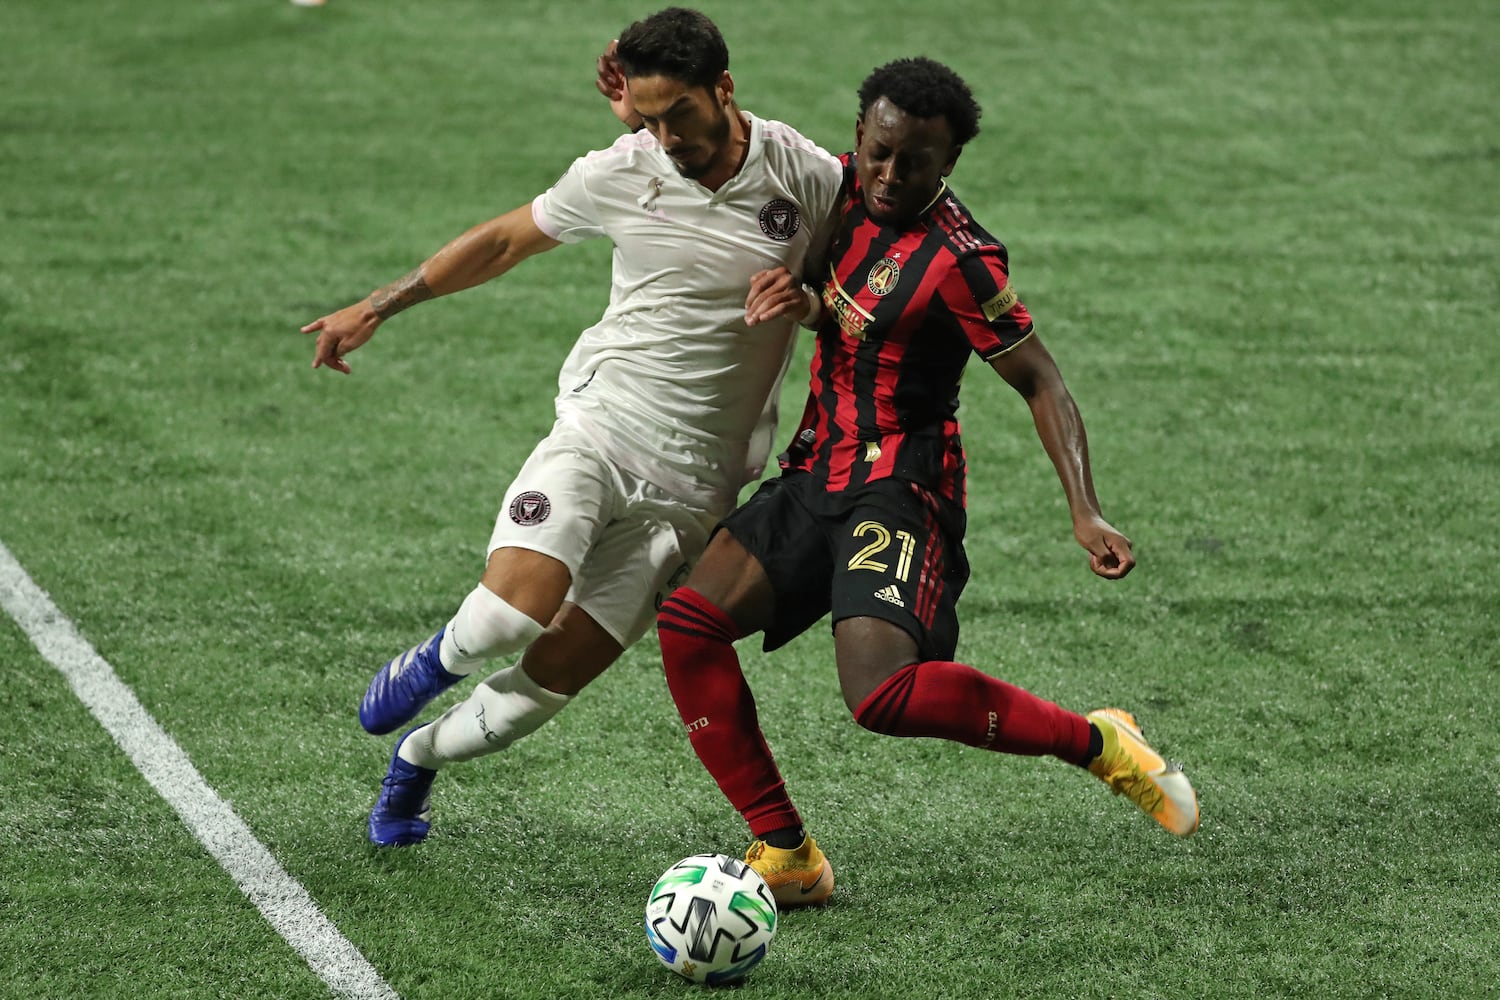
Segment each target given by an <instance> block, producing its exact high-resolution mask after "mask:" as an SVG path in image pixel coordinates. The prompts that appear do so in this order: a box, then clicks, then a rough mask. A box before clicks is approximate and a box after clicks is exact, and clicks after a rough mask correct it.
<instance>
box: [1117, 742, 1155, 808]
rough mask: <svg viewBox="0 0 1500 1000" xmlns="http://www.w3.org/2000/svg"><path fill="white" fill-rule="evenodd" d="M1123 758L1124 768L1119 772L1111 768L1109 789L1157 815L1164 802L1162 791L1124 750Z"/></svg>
mask: <svg viewBox="0 0 1500 1000" xmlns="http://www.w3.org/2000/svg"><path fill="white" fill-rule="evenodd" d="M1121 756H1122V757H1123V758H1124V761H1122V763H1123V764H1124V766H1123V767H1122V768H1120V769H1118V770H1117V769H1116V768H1110V772H1109V777H1108V778H1106V779H1105V780H1106V781H1107V782H1108V783H1109V787H1110V788H1111V789H1112V790H1113V791H1114V793H1115V794H1116V795H1125V796H1128V797H1129V798H1130V801H1132V802H1134V803H1135V804H1136V805H1138V806H1140V807H1141V808H1142V809H1145V810H1146V811H1147V812H1149V813H1152V814H1155V813H1156V812H1157V811H1158V810H1160V809H1161V807H1162V804H1163V800H1164V797H1163V795H1162V792H1161V789H1160V788H1159V787H1158V786H1157V784H1156V782H1155V781H1152V780H1151V778H1150V776H1149V775H1147V774H1146V773H1145V772H1144V771H1142V770H1141V769H1140V768H1139V767H1138V766H1137V765H1136V763H1135V760H1134V759H1133V758H1132V757H1130V756H1129V755H1128V754H1126V753H1125V752H1124V751H1123V750H1122V751H1121Z"/></svg>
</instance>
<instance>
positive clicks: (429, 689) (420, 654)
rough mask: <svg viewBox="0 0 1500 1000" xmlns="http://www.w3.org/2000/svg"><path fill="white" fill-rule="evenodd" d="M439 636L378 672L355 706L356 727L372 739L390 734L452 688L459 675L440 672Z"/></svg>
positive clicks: (411, 650) (440, 632)
mask: <svg viewBox="0 0 1500 1000" xmlns="http://www.w3.org/2000/svg"><path fill="white" fill-rule="evenodd" d="M442 641H443V633H442V631H439V632H438V634H437V635H435V636H433V637H432V638H431V639H428V640H427V641H426V642H424V643H422V644H421V645H418V646H413V647H412V648H411V649H408V650H407V651H406V652H404V653H402V654H401V655H400V656H398V657H396V658H395V659H394V660H392V661H391V662H389V663H387V664H386V665H385V666H383V667H381V668H380V672H379V673H377V674H376V675H375V677H374V678H373V679H372V680H371V681H370V686H369V688H368V689H367V690H366V691H365V697H364V700H363V701H361V702H360V703H359V724H360V725H361V726H364V727H365V731H366V732H369V733H374V734H375V735H376V736H384V735H385V734H386V733H389V732H393V731H394V730H395V729H396V728H397V727H398V726H403V725H405V724H406V723H408V722H410V721H411V720H412V719H415V718H416V717H417V713H418V712H420V711H422V709H423V708H425V707H427V703H428V702H430V701H431V700H432V699H434V698H436V697H437V696H438V695H440V694H442V693H443V692H444V691H446V690H448V689H449V688H450V687H452V686H453V685H455V684H457V683H458V681H459V679H460V675H458V674H450V673H449V672H448V671H446V670H444V669H443V664H442V662H441V661H440V660H439V659H438V645H439V644H440V643H441V642H442Z"/></svg>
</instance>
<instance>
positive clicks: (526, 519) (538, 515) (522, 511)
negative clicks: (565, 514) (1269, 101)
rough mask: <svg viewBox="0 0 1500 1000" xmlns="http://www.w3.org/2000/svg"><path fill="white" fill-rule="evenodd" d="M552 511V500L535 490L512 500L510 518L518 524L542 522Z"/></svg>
mask: <svg viewBox="0 0 1500 1000" xmlns="http://www.w3.org/2000/svg"><path fill="white" fill-rule="evenodd" d="M551 513H552V501H551V500H548V499H547V494H545V493H538V492H536V491H535V490H531V491H529V492H526V493H522V494H519V495H518V496H517V497H516V498H515V499H514V500H512V501H511V502H510V519H511V520H512V521H514V522H516V523H517V524H522V525H531V524H541V523H542V522H543V521H545V520H547V515H549V514H551Z"/></svg>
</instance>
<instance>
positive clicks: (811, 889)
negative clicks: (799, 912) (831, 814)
mask: <svg viewBox="0 0 1500 1000" xmlns="http://www.w3.org/2000/svg"><path fill="white" fill-rule="evenodd" d="M745 863H746V864H748V865H749V866H750V867H751V868H754V869H755V871H756V873H757V874H758V875H760V877H761V878H763V879H765V880H766V885H768V886H770V887H771V895H773V896H775V897H776V905H777V906H781V907H788V906H812V905H815V904H818V903H826V902H828V897H829V896H832V895H833V866H832V865H830V864H829V863H828V859H827V858H826V857H824V856H823V852H822V851H820V850H818V845H817V843H816V842H815V841H814V840H813V839H812V838H811V837H805V838H803V841H802V845H801V846H800V847H797V848H796V849H794V850H790V851H789V850H786V849H785V848H781V847H772V846H771V845H770V844H767V843H766V842H765V841H764V840H757V841H756V842H755V843H753V844H751V845H750V850H748V851H746V852H745Z"/></svg>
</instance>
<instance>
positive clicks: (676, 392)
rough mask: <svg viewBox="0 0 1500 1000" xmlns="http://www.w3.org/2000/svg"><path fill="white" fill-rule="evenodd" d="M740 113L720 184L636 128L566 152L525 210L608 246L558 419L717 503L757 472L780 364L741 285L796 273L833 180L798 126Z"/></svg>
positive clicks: (557, 228) (557, 234) (812, 245)
mask: <svg viewBox="0 0 1500 1000" xmlns="http://www.w3.org/2000/svg"><path fill="white" fill-rule="evenodd" d="M745 117H746V118H747V119H748V120H749V122H750V148H749V150H748V152H747V153H746V156H745V162H744V163H743V165H742V166H741V167H740V170H739V172H738V173H737V174H735V175H734V176H733V177H731V178H730V179H729V180H728V181H727V182H726V183H725V184H724V186H723V187H721V188H720V189H719V190H718V191H716V192H714V191H709V190H708V189H707V188H705V187H703V186H702V185H701V184H699V183H698V182H697V181H693V180H689V179H687V178H685V177H683V176H682V175H681V174H680V173H678V172H677V168H676V167H675V166H674V165H673V163H672V161H671V159H670V158H668V156H667V155H666V154H665V153H664V152H662V149H661V145H660V144H659V143H658V142H657V140H656V138H655V137H654V136H652V135H651V134H650V133H649V132H646V131H641V132H635V133H632V134H628V135H624V136H621V137H620V138H619V139H618V140H617V141H616V142H615V144H614V145H613V146H611V147H610V148H608V149H604V150H598V151H596V152H593V153H589V154H588V155H586V156H583V157H580V158H579V159H578V160H576V161H574V163H573V165H572V167H571V168H570V169H569V170H568V172H567V173H566V174H564V175H563V177H562V178H561V179H560V180H559V181H558V182H557V183H556V184H555V185H554V186H553V187H552V188H550V189H549V190H548V191H547V192H545V193H544V194H542V195H539V196H538V197H537V198H536V200H535V201H533V202H532V206H531V212H532V217H533V218H534V219H535V221H536V224H537V226H538V227H539V228H540V229H541V230H542V232H544V233H546V234H547V235H548V236H550V237H551V238H553V239H555V240H559V241H561V242H564V243H572V242H578V241H580V240H584V239H587V238H589V237H593V236H607V237H608V238H609V239H610V240H612V241H613V242H614V245H615V249H614V262H613V283H612V286H611V288H610V296H609V308H607V309H606V310H605V312H604V315H603V317H601V318H600V320H599V322H598V323H596V324H595V325H593V326H592V327H590V328H589V329H587V330H585V331H583V333H582V334H581V335H580V336H579V338H578V342H577V343H576V344H575V345H574V346H573V350H572V352H571V353H570V354H569V355H568V358H567V360H566V361H565V362H564V363H563V367H562V372H561V373H560V375H559V377H558V396H557V414H558V417H559V418H560V419H562V418H566V419H570V420H572V421H574V422H576V423H578V424H579V425H581V426H582V427H583V428H584V430H585V431H587V432H588V434H589V435H590V436H591V437H592V438H594V439H595V440H596V441H597V442H598V444H599V446H600V448H601V449H602V450H603V451H604V453H605V454H606V456H607V457H608V458H609V459H610V461H612V462H614V463H615V464H617V465H619V466H620V467H622V468H625V469H627V470H629V471H630V472H633V473H635V474H636V475H638V476H641V477H643V478H645V479H647V480H648V481H651V482H654V483H657V484H658V485H660V486H663V487H665V488H667V489H669V490H671V491H672V492H674V493H676V494H677V495H679V496H681V497H682V499H684V500H687V501H689V502H692V503H696V504H699V505H701V506H703V507H704V508H705V509H708V510H713V511H727V510H728V509H729V508H730V507H732V506H733V505H734V503H735V498H736V496H737V495H738V493H739V490H740V488H741V487H742V486H743V485H744V484H745V483H747V482H749V481H751V480H753V479H755V478H757V477H758V476H759V475H760V474H761V471H762V470H763V469H764V468H765V464H766V460H767V458H768V457H769V455H770V451H771V445H772V442H773V439H774V435H775V424H776V409H775V407H776V396H777V393H778V390H779V388H780V384H781V376H782V374H783V373H784V372H785V370H786V366H787V362H788V361H789V360H790V357H791V346H792V337H793V331H794V329H795V324H794V323H793V322H792V321H791V320H780V321H774V322H769V323H762V324H758V325H756V326H755V327H753V328H752V327H749V326H747V325H746V323H745V298H746V296H747V295H748V294H749V289H750V278H751V276H752V275H753V274H755V272H757V271H762V270H766V269H769V268H774V267H778V266H779V267H785V268H787V269H788V270H790V271H791V272H792V273H793V274H794V275H800V274H802V273H803V262H804V260H805V259H806V258H807V256H808V254H809V252H813V253H821V252H823V250H824V249H825V248H826V246H827V243H828V238H829V234H830V230H831V227H832V222H833V209H834V205H835V203H836V201H837V199H838V194H839V190H840V187H841V185H842V182H843V169H842V167H841V166H840V164H839V161H838V159H837V158H835V157H833V156H831V155H830V154H828V153H827V152H825V151H824V150H822V149H820V148H818V146H816V145H815V144H814V143H812V142H811V141H809V140H808V139H806V138H804V137H803V136H802V135H801V134H800V133H798V132H797V131H796V130H794V129H792V128H791V127H789V126H787V125H784V124H782V123H780V122H775V121H766V120H762V119H759V118H756V117H755V116H753V115H749V114H746V115H745Z"/></svg>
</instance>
